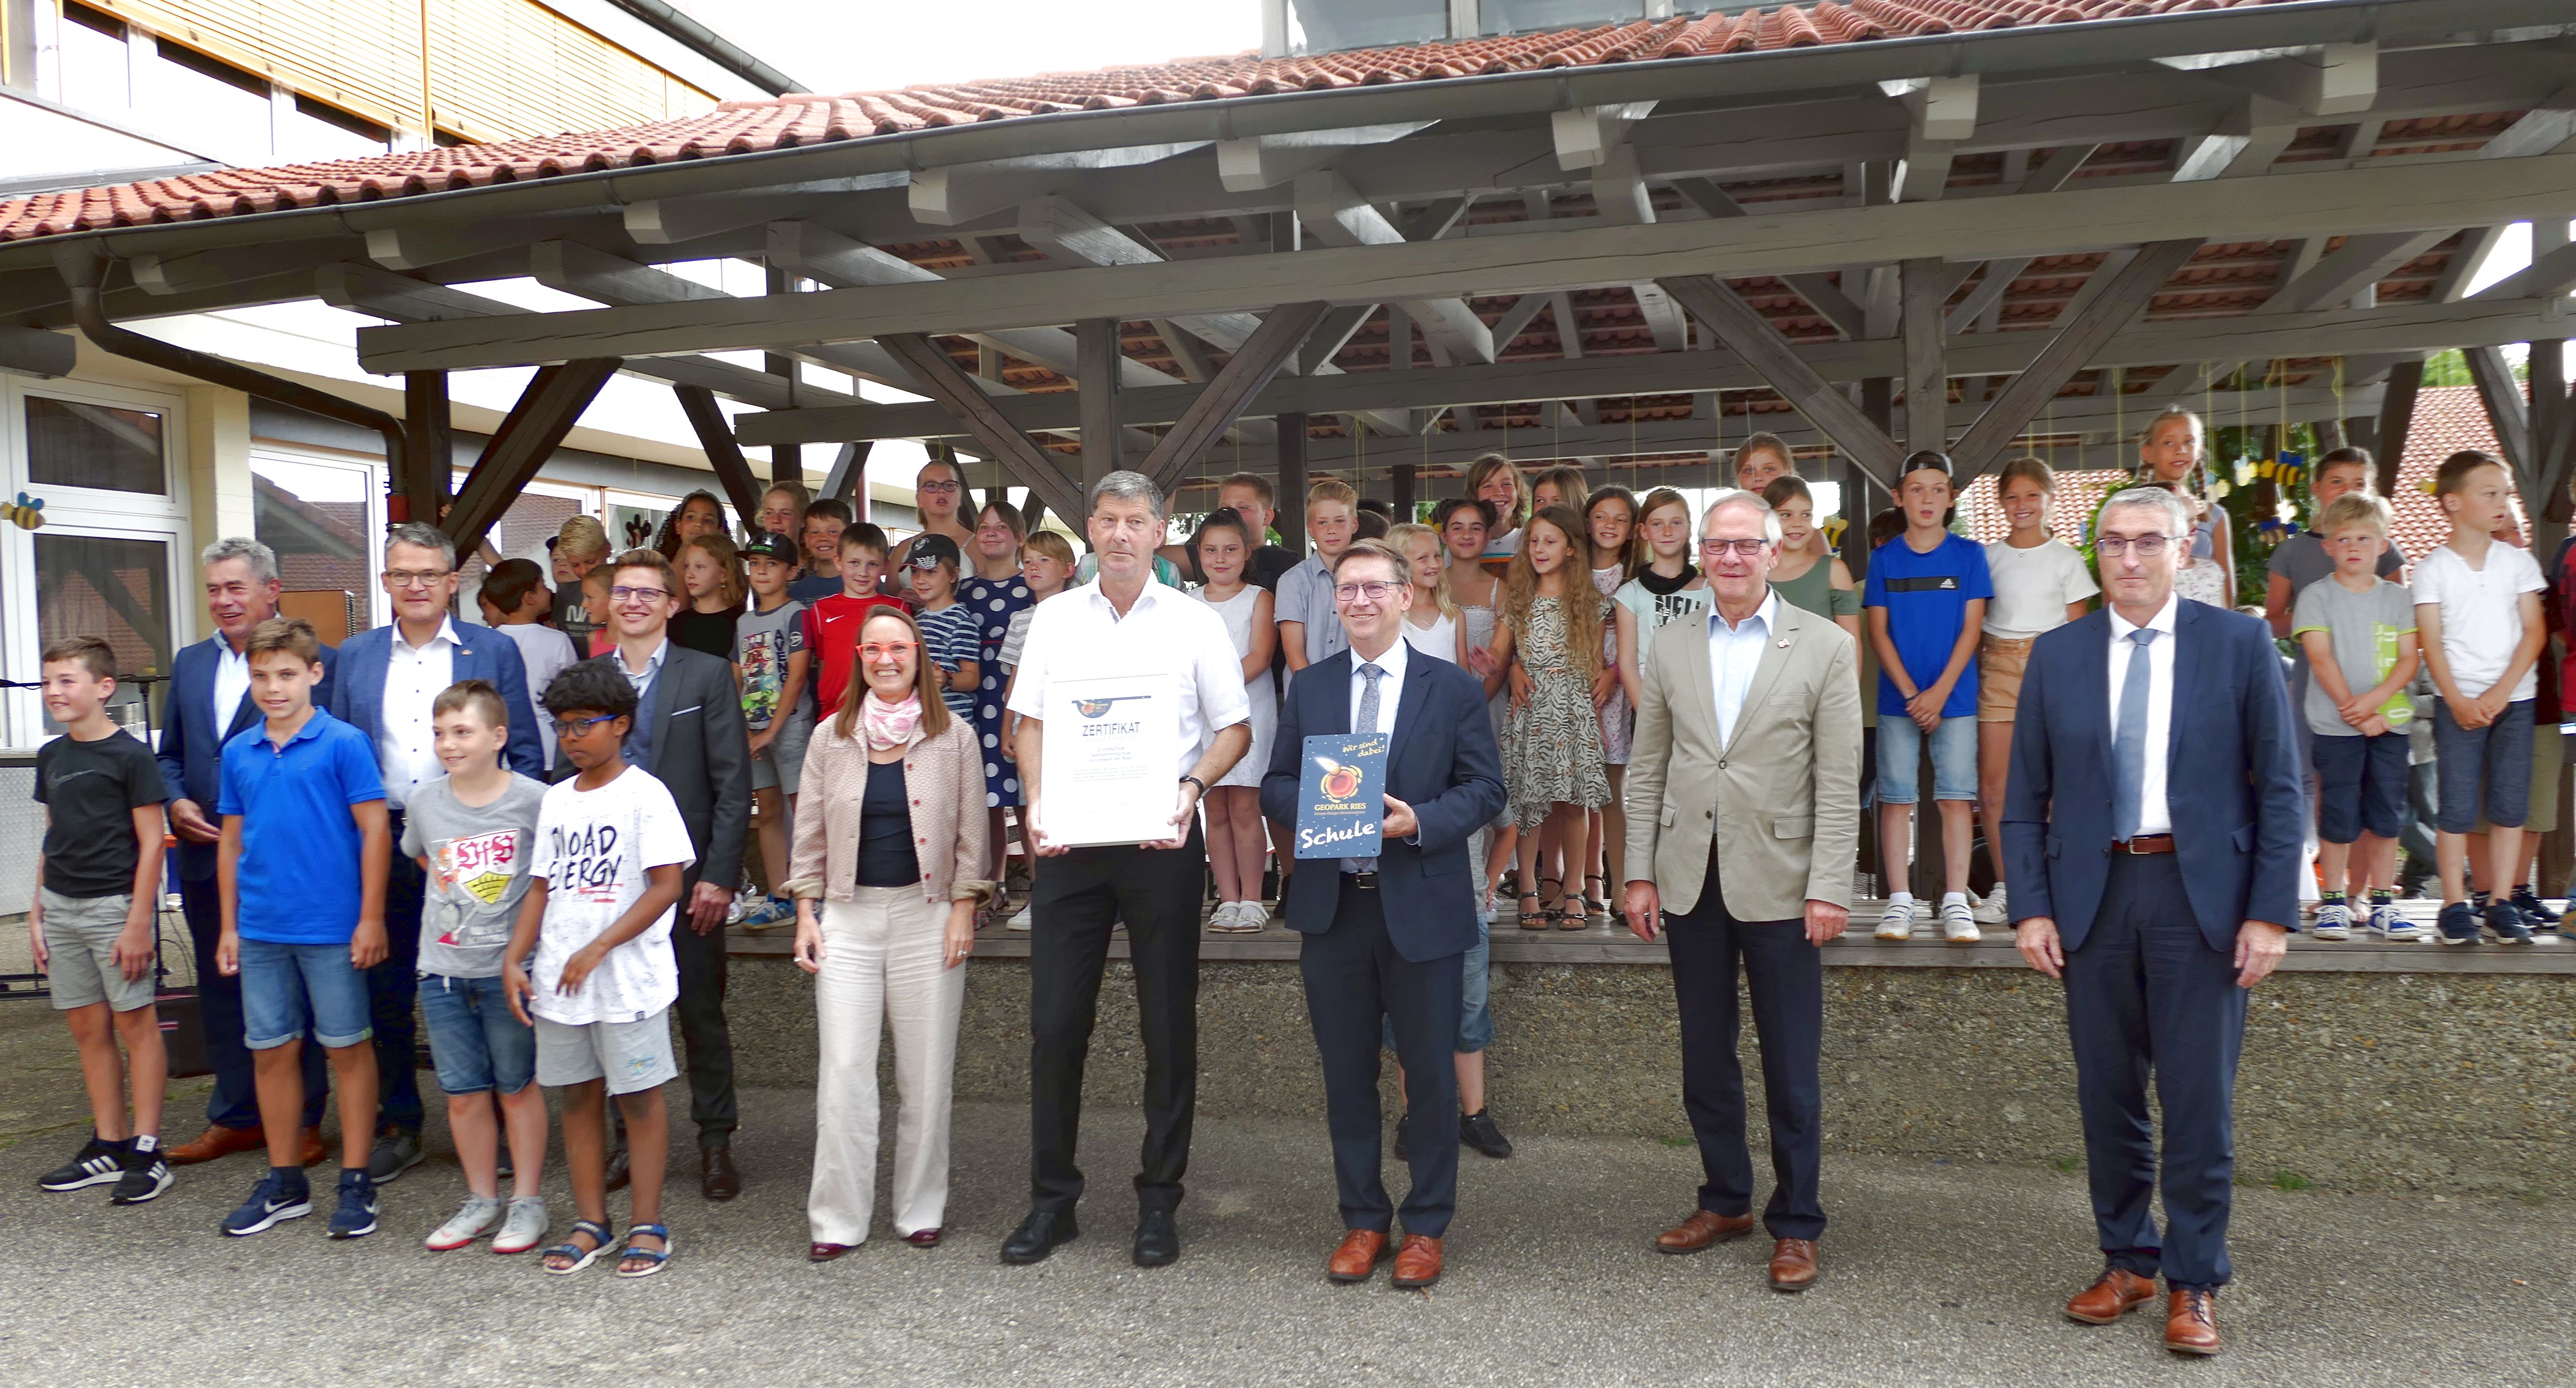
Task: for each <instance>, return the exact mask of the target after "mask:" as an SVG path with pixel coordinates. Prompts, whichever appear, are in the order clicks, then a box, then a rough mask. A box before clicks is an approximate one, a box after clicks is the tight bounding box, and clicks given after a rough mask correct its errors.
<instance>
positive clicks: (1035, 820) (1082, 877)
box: [1002, 471, 1252, 1267]
mask: <svg viewBox="0 0 2576 1388" xmlns="http://www.w3.org/2000/svg"><path fill="white" fill-rule="evenodd" d="M1086 527H1087V529H1088V531H1089V536H1090V540H1091V552H1092V555H1093V556H1094V557H1095V558H1097V559H1098V560H1099V561H1100V577H1099V580H1098V581H1097V582H1095V583H1093V584H1091V585H1090V586H1088V587H1084V588H1077V589H1074V590H1073V591H1071V592H1067V593H1062V594H1059V595H1058V596H1056V597H1055V598H1053V599H1051V600H1049V601H1047V602H1045V603H1042V604H1040V605H1039V606H1038V608H1037V609H1036V612H1035V615H1034V616H1033V617H1032V618H1031V619H1030V622H1029V633H1028V638H1027V642H1026V644H1025V646H1024V648H1023V649H1022V651H1021V653H1020V665H1019V672H1018V677H1017V681H1016V683H1014V685H1013V686H1012V690H1011V701H1010V709H1011V712H1013V713H1016V714H1018V715H1020V718H1021V719H1022V722H1021V723H1020V731H1019V737H1018V742H1017V752H1018V757H1019V765H1020V779H1021V784H1022V785H1023V786H1024V787H1025V788H1026V793H1027V821H1026V822H1027V826H1028V833H1029V836H1030V841H1031V843H1032V844H1033V845H1034V847H1035V850H1036V852H1037V855H1038V861H1037V866H1036V880H1035V882H1034V884H1033V886H1032V891H1031V897H1030V906H1031V910H1032V915H1033V918H1034V924H1033V929H1032V931H1031V933H1030V939H1029V1030H1030V1032H1031V1044H1030V1048H1029V1140H1030V1146H1031V1148H1032V1159H1031V1170H1030V1182H1029V1184H1030V1209H1029V1214H1028V1217H1027V1218H1026V1219H1024V1220H1022V1221H1021V1223H1020V1227H1019V1228H1018V1229H1017V1230H1016V1231H1015V1232H1013V1233H1012V1235H1011V1236H1010V1238H1009V1239H1007V1240H1005V1241H1004V1242H1003V1244H1002V1261H1004V1262H1006V1263H1034V1262H1038V1261H1039V1260H1041V1259H1043V1258H1045V1257H1046V1256H1047V1255H1048V1254H1050V1253H1052V1252H1054V1251H1055V1248H1056V1245H1058V1244H1061V1243H1063V1242H1065V1241H1066V1240H1068V1239H1070V1238H1072V1237H1073V1236H1074V1232H1075V1227H1074V1217H1073V1209H1074V1205H1075V1203H1076V1202H1077V1201H1079V1200H1080V1199H1081V1198H1082V1171H1081V1168H1079V1167H1077V1166H1076V1165H1075V1164H1074V1141H1075V1137H1076V1136H1077V1134H1078V1132H1079V1131H1080V1127H1081V1112H1082V1070H1083V1059H1084V1056H1085V1055H1086V1054H1087V1053H1088V1051H1089V1049H1090V1046H1091V1027H1092V1018H1093V1013H1094V1011H1095V1009H1096V1008H1097V1006H1098V1003H1099V997H1100V976H1101V970H1102V969H1103V967H1104V966H1105V965H1106V963H1107V961H1108V957H1109V929H1110V926H1111V924H1112V923H1113V922H1116V921H1122V920H1123V921H1124V922H1125V923H1126V925H1127V948H1128V958H1129V961H1130V963H1131V964H1132V965H1133V967H1134V969H1135V973H1136V1008H1137V1012H1138V1014H1139V1018H1140V1021H1141V1023H1142V1028H1143V1032H1144V1042H1145V1149H1144V1163H1143V1166H1144V1169H1143V1171H1142V1172H1140V1173H1139V1174H1138V1176H1137V1177H1136V1199H1137V1204H1138V1206H1139V1213H1138V1219H1137V1224H1136V1244H1135V1261H1136V1264H1137V1266H1139V1267H1158V1266H1161V1265H1162V1264H1165V1263H1169V1262H1171V1261H1172V1260H1173V1259H1174V1258H1177V1257H1178V1256H1180V1233H1179V1230H1178V1227H1177V1226H1176V1225H1175V1223H1174V1221H1173V1214H1174V1211H1175V1210H1176V1209H1177V1208H1178V1207H1179V1205H1180V1203H1181V1176H1182V1174H1183V1173H1184V1172H1185V1171H1186V1170H1187V1169H1188V1167H1189V1156H1190V1120H1191V1115H1192V1113H1193V1111H1194V1110H1195V1108H1196V1105H1197V1095H1198V986H1199V975H1198V969H1199V897H1200V892H1201V886H1202V883H1203V882H1204V880H1205V876H1204V874H1205V873H1206V871H1207V846H1206V840H1205V839H1204V838H1203V837H1202V836H1201V834H1200V830H1199V821H1198V802H1199V797H1200V796H1202V795H1204V794H1206V792H1207V788H1208V786H1209V785H1210V784H1211V783H1213V782H1215V781H1216V780H1218V779H1219V778H1221V777H1223V776H1224V775H1225V773H1226V772H1227V771H1228V770H1230V769H1232V768H1233V766H1234V763H1235V761H1236V760H1237V759H1238V758H1240V757H1242V755H1243V754H1244V751H1245V750H1246V749H1247V748H1249V747H1250V746H1251V745H1252V727H1251V723H1250V719H1251V712H1252V711H1251V704H1250V702H1249V701H1248V700H1247V699H1246V698H1245V697H1244V692H1243V670H1242V667H1241V664H1240V662H1239V661H1237V660H1236V658H1235V655H1234V641H1233V638H1231V637H1229V636H1228V635H1227V634H1226V630H1225V619H1224V618H1222V617H1220V616H1218V615H1217V613H1216V610H1215V609H1214V608H1211V607H1209V606H1208V605H1207V604H1206V603H1203V602H1199V601H1197V600H1196V599H1193V598H1191V597H1188V596H1187V595H1185V594H1183V593H1181V592H1180V591H1178V590H1177V589H1174V588H1170V587H1167V586H1165V585H1164V584H1162V583H1159V582H1157V581H1155V578H1154V573H1153V560H1154V549H1155V547H1156V546H1157V545H1159V544H1161V543H1162V538H1163V497H1162V493H1161V492H1160V491H1159V490H1157V489H1156V488H1155V486H1154V484H1153V482H1152V480H1151V479H1149V478H1147V477H1145V476H1144V475H1143V474H1142V473H1136V472H1125V471H1120V472H1113V473H1111V474H1109V475H1108V476H1107V477H1104V478H1102V479H1101V480H1100V481H1099V482H1098V483H1097V484H1095V486H1094V487H1093V489H1092V495H1091V515H1090V518H1089V520H1088V521H1087V522H1086ZM1154 671H1162V672H1166V673H1168V674H1169V675H1170V677H1171V680H1172V690H1173V694H1174V696H1175V701H1176V703H1177V705H1178V714H1179V721H1180V729H1179V734H1180V735H1179V739H1178V740H1179V746H1180V752H1179V757H1178V761H1177V764H1176V765H1175V766H1174V767H1173V772H1174V774H1175V776H1176V777H1177V778H1178V779H1177V785H1178V789H1177V791H1176V792H1175V799H1174V802H1173V810H1172V816H1171V820H1170V831H1171V837H1169V838H1166V839H1162V840H1159V841H1155V842H1147V843H1132V844H1129V843H1119V844H1095V845H1089V846H1084V847H1079V848H1076V847H1070V846H1068V845H1067V844H1066V843H1064V842H1062V839H1064V838H1072V837H1078V836H1077V835H1075V834H1073V833H1072V832H1070V829H1069V828H1066V829H1064V830H1063V831H1061V832H1060V834H1059V835H1058V836H1053V837H1051V831H1053V830H1057V829H1058V826H1071V825H1072V824H1074V823H1075V822H1076V821H1077V819H1078V817H1079V816H1080V815H1081V813H1082V800H1081V796H1080V792H1081V789H1082V788H1081V787H1080V786H1078V785H1075V786H1066V787H1060V788H1059V787H1050V786H1049V785H1048V784H1047V783H1046V779H1045V776H1044V774H1043V773H1044V770H1045V765H1046V763H1045V738H1046V724H1045V721H1044V720H1045V719H1046V718H1047V717H1048V714H1049V686H1050V684H1051V683H1056V682H1061V681H1064V680H1071V679H1084V678H1089V677H1093V676H1099V675H1136V674H1143V673H1148V672H1154ZM1050 790H1056V791H1058V792H1059V793H1058V794H1057V795H1055V796H1054V797H1052V798H1051V797H1050V795H1049V791H1050Z"/></svg>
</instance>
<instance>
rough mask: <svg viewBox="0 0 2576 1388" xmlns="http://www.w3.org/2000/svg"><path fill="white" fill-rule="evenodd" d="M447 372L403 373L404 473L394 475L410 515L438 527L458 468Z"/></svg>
mask: <svg viewBox="0 0 2576 1388" xmlns="http://www.w3.org/2000/svg"><path fill="white" fill-rule="evenodd" d="M449 439H450V433H449V428H448V409H447V373H446V372H444V371H407V372H404V373H403V456H402V460H401V461H402V474H403V475H402V476H400V477H397V478H395V479H394V486H395V487H396V488H397V489H398V492H399V495H400V499H401V500H402V502H403V503H404V507H405V510H406V511H407V512H408V517H407V518H408V519H411V520H416V521H425V522H427V523H429V524H431V525H436V524H438V522H439V518H440V517H441V516H442V515H444V514H445V513H446V511H447V502H448V487H449V483H450V478H451V476H452V474H453V473H454V471H455V467H456V464H455V454H454V452H453V448H454V445H453V444H452V443H451V442H450V441H449Z"/></svg>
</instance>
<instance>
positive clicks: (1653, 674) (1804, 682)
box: [1625, 490, 1861, 1292]
mask: <svg viewBox="0 0 2576 1388" xmlns="http://www.w3.org/2000/svg"><path fill="white" fill-rule="evenodd" d="M1699 553H1700V565H1701V567H1702V568H1703V569H1705V570H1706V571H1707V574H1708V589H1709V610H1708V615H1707V617H1706V618H1704V619H1700V620H1693V619H1690V618H1684V619H1682V620H1679V621H1674V622H1670V623H1667V624H1666V625H1665V626H1664V627H1663V628H1662V629H1661V630H1659V631H1657V632H1656V633H1655V637H1654V642H1655V644H1654V654H1653V658H1652V659H1650V660H1648V661H1645V662H1643V668H1644V671H1645V677H1644V679H1643V681H1642V682H1641V683H1640V684H1639V686H1638V696H1639V697H1638V699H1637V733H1636V738H1635V741H1634V743H1633V744H1632V750H1631V753H1630V757H1629V761H1628V780H1627V785H1626V796H1627V812H1628V859H1627V861H1628V864H1629V871H1630V872H1631V873H1632V874H1639V875H1636V876H1632V877H1631V878H1630V879H1629V881H1628V884H1627V901H1626V902H1625V908H1626V915H1627V919H1628V929H1629V930H1630V931H1632V932H1634V933H1635V935H1636V936H1637V938H1638V939H1641V940H1647V941H1652V940H1653V939H1654V938H1655V937H1656V935H1657V934H1658V933H1661V934H1662V935H1663V936H1664V937H1665V939H1666V940H1667V942H1668V945H1669V948H1670V949H1671V952H1672V961H1673V996H1674V1001H1675V1003H1676V1004H1677V1005H1678V1008H1679V1010H1680V1013H1681V1033H1682V1108H1683V1110H1684V1111H1685V1112H1686V1113H1687V1114H1688V1115H1689V1117H1690V1125H1691V1132H1692V1134H1693V1136H1695V1137H1696V1138H1698V1140H1699V1158H1700V1169H1701V1171H1702V1172H1703V1173H1704V1177H1705V1179H1704V1180H1703V1181H1702V1182H1701V1184H1700V1188H1699V1201H1698V1205H1697V1207H1696V1208H1695V1209H1693V1210H1692V1212H1691V1215H1690V1217H1689V1218H1688V1219H1685V1220H1683V1221H1682V1222H1681V1223H1680V1224H1678V1225H1675V1226H1674V1227H1672V1228H1670V1229H1667V1230H1665V1231H1664V1232H1663V1233H1661V1234H1659V1235H1657V1236H1656V1238H1655V1248H1656V1249H1657V1251H1659V1252H1663V1253H1672V1254H1687V1253H1697V1252H1699V1251H1700V1250H1702V1249H1704V1248H1708V1247H1710V1246H1711V1245H1714V1244H1718V1243H1723V1242H1726V1241H1728V1240H1732V1239H1738V1238H1742V1237H1743V1236H1745V1235H1746V1234H1749V1233H1751V1232H1753V1160H1752V1157H1751V1154H1750V1153H1749V1152H1748V1150H1747V1149H1746V1147H1745V1141H1744V1129H1745V1112H1744V1071H1743V1068H1742V1065H1741V1063H1740V1062H1739V1061H1738V1060H1737V1059H1736V1032H1737V1022H1736V967H1737V964H1738V961H1741V962H1742V966H1743V972H1744V984H1745V989H1746V991H1747V993H1749V994H1750V996H1751V998H1752V1002H1753V1030H1754V1034H1755V1036H1756V1037H1757V1038H1759V1040H1760V1042H1761V1047H1762V1097H1763V1102H1764V1105H1765V1107H1767V1108H1768V1109H1769V1116H1770V1124H1771V1173H1772V1177H1773V1181H1772V1189H1771V1200H1770V1203H1769V1205H1768V1206H1766V1207H1765V1208H1764V1210H1763V1212H1762V1223H1763V1226H1764V1228H1765V1229H1766V1230H1767V1231H1768V1232H1769V1233H1770V1235H1771V1237H1772V1240H1773V1243H1772V1248H1771V1263H1770V1279H1771V1286H1772V1289H1773V1290H1775V1291H1782V1292H1803V1291H1805V1290H1806V1289H1807V1288H1808V1287H1809V1286H1811V1285H1813V1284H1814V1282H1815V1280H1816V1270H1817V1262H1816V1243H1817V1240H1818V1239H1819V1238H1821V1237H1822V1236H1823V1234H1824V1230H1825V1210H1824V1204H1823V1199H1822V1196H1821V1195H1820V1193H1819V1189H1818V1187H1819V1184H1820V1177H1821V1171H1822V1167H1823V1132H1822V1111H1823V1107H1824V1089H1823V1083H1822V1080H1821V1079H1820V1077H1819V1076H1818V1073H1817V1071H1818V1067H1819V1064H1820V1062H1821V1060H1822V1057H1823V1053H1824V1030H1825V969H1824V958H1823V955H1822V954H1821V953H1820V951H1819V947H1820V946H1822V945H1823V944H1824V943H1825V942H1826V941H1828V940H1831V939H1834V938H1836V937H1838V936H1840V935H1841V934H1842V933H1843V927H1844V926H1846V925H1847V924H1849V923H1850V920H1851V885H1852V861H1853V857H1854V855H1855V854H1856V853H1857V852H1858V851H1859V847H1860V747H1861V738H1860V675H1859V661H1860V655H1859V648H1858V646H1857V645H1856V644H1855V643H1854V642H1853V640H1852V638H1851V635H1850V633H1848V632H1846V631H1844V630H1843V629H1842V628H1841V627H1840V626H1837V625H1836V624H1835V623H1834V622H1833V620H1832V619H1830V618H1828V617H1824V616H1820V615H1818V614H1816V613H1813V612H1809V611H1806V610H1805V609H1803V608H1800V607H1798V606H1797V605H1796V604H1794V603H1787V602H1782V601H1781V600H1780V595H1779V594H1778V593H1777V592H1775V591H1773V590H1772V587H1771V569H1772V566H1773V565H1775V564H1776V563H1778V562H1779V558H1780V517H1779V516H1778V515H1777V514H1775V513H1773V511H1772V509H1771V503H1769V502H1767V501H1765V500H1763V499H1762V497H1761V496H1760V495H1759V494H1758V493H1754V492H1747V491H1734V490H1729V491H1721V492H1719V493H1717V495H1716V496H1715V497H1713V498H1711V500H1710V501H1709V504H1708V510H1707V512H1706V513H1705V515H1704V516H1703V517H1702V518H1701V521H1700V542H1699Z"/></svg>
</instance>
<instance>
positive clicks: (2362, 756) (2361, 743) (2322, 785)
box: [2316, 733, 2406, 843]
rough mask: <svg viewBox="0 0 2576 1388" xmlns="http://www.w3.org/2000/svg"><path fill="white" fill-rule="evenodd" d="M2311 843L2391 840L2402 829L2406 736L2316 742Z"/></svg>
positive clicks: (2329, 736)
mask: <svg viewBox="0 0 2576 1388" xmlns="http://www.w3.org/2000/svg"><path fill="white" fill-rule="evenodd" d="M2316 758H2317V837H2318V838H2320V839H2323V840H2325V841H2326V842H2327V843H2351V842H2352V841H2353V840H2355V839H2358V838H2360V837H2361V835H2362V833H2363V831H2365V830H2367V831H2368V832H2370V833H2371V834H2373V835H2375V836H2377V837H2379V838H2383V839H2393V838H2395V837H2397V835H2398V834H2399V833H2400V832H2401V831H2403V830H2404V828H2405V827H2406V734H2404V733H2382V734H2380V735H2379V736H2377V737H2360V736H2352V737H2343V736H2337V735H2335V734H2331V733H2329V734H2327V735H2325V736H2323V737H2320V738H2318V739H2317V740H2316Z"/></svg>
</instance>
